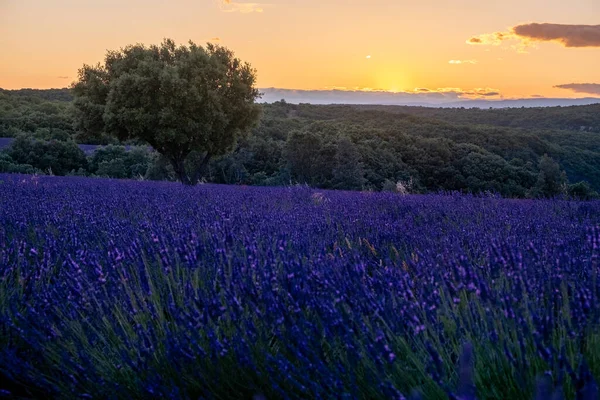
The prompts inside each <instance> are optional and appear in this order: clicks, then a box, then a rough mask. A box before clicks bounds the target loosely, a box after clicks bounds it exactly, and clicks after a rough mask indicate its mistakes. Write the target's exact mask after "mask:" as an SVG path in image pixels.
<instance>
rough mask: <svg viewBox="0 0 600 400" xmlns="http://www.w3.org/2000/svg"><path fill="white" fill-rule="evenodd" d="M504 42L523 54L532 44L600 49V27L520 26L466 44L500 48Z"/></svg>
mask: <svg viewBox="0 0 600 400" xmlns="http://www.w3.org/2000/svg"><path fill="white" fill-rule="evenodd" d="M506 41H512V42H513V43H516V44H513V45H512V46H511V47H512V48H514V49H516V50H517V51H519V52H524V51H525V49H526V48H527V47H530V46H531V45H532V43H533V42H557V43H560V44H562V45H563V46H565V47H600V25H563V24H548V23H542V24H539V23H529V24H520V25H516V26H514V27H512V28H509V29H508V31H505V32H494V33H484V34H481V35H477V36H473V37H471V38H469V39H468V40H467V43H468V44H471V45H488V46H500V45H501V44H503V43H504V42H506Z"/></svg>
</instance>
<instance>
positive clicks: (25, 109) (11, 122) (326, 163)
mask: <svg viewBox="0 0 600 400" xmlns="http://www.w3.org/2000/svg"><path fill="white" fill-rule="evenodd" d="M151 49H153V47H151V48H150V49H148V48H146V50H145V51H147V52H148V51H150V50H151ZM129 51H130V52H133V53H135V54H134V55H135V57H142V56H143V54H145V53H144V52H143V51H141V50H140V49H137V50H135V51H134V48H133V47H132V48H130V49H129ZM177 51H179V50H177ZM186 51H187V52H188V53H189V52H191V50H190V49H189V48H186ZM124 52H125V50H123V51H122V52H121V53H118V52H117V53H118V54H121V56H124V54H125V53H124ZM205 52H206V50H205ZM117 53H115V54H117ZM184 53H185V51H184ZM115 54H113V56H115V57H116V55H115ZM118 54H117V55H118ZM161 54H162V53H161ZM134 55H132V56H131V57H133V56H134ZM157 57H158V58H159V59H160V57H163V58H164V57H166V53H164V54H162V55H160V56H157ZM117 58H118V57H117ZM150 59H151V60H154V59H152V57H150ZM125 61H126V60H125V59H124V58H123V59H119V60H118V63H121V64H122V63H125ZM129 61H130V63H131V65H134V64H135V62H136V60H135V59H132V60H129ZM129 61H128V62H129ZM114 62H117V61H114ZM174 62H175V61H174ZM178 62H179V61H178ZM128 65H129V64H128ZM136 65H137V64H136ZM149 65H154V66H155V67H157V68H158V66H159V63H158V61H156V60H154V61H152V62H150V63H149ZM104 68H105V66H97V67H94V68H91V67H87V68H86V67H84V69H83V70H82V71H83V72H84V73H85V78H84V80H85V81H86V86H85V90H86V96H78V97H77V98H76V100H75V103H76V104H77V107H75V110H76V112H77V113H78V116H77V118H75V120H76V121H77V124H76V126H77V129H76V130H74V129H73V116H72V115H71V111H70V110H71V108H72V107H71V104H70V103H68V101H69V99H70V98H72V97H71V94H70V92H69V90H68V89H63V90H59V91H56V92H53V91H49V92H48V93H46V91H35V90H23V91H2V90H0V130H1V129H4V131H0V132H2V133H1V134H0V136H2V135H4V136H8V137H15V136H18V135H19V134H20V133H22V132H23V131H25V132H27V133H29V134H30V135H31V136H32V137H33V138H35V139H36V140H40V141H52V140H59V141H67V140H68V139H69V138H75V139H76V140H77V141H80V142H81V141H84V142H86V143H100V144H109V143H113V144H116V143H118V141H117V139H116V138H115V137H114V136H109V135H108V134H107V133H106V132H105V127H106V126H105V123H104V112H105V110H106V106H105V105H103V104H104V103H105V102H106V100H107V98H108V93H109V92H108V89H109V86H107V83H106V82H107V79H108V75H106V74H105V72H106V71H105V69H104ZM123 68H124V67H123ZM140 68H141V67H140ZM165 68H167V67H165ZM138 69H139V68H138ZM167 69H168V68H167ZM208 69H209V68H208V67H207V70H208ZM103 71H104V72H103ZM136 71H137V70H136ZM202 71H204V70H202ZM136 73H137V72H136ZM165 73H166V72H165ZM105 75H106V76H105ZM136 76H137V75H136ZM169 76H170V75H169ZM140 79H141V78H140ZM161 82H163V83H165V84H167V83H168V82H171V81H170V80H168V79H166V78H165V80H163V81H161ZM80 83H81V82H80ZM94 99H96V100H98V99H100V100H101V101H100V100H98V101H97V102H96V101H92V100H94ZM102 99H104V100H102ZM179 99H180V100H181V102H184V100H185V99H184V98H183V97H181V98H179ZM122 100H123V101H125V100H126V97H123V98H122ZM161 101H162V100H161ZM178 101H179V100H178ZM144 104H146V103H144ZM161 104H163V103H161ZM186 104H187V103H186ZM161 107H162V106H161ZM169 107H170V106H169ZM167 108H168V107H167ZM94 110H96V111H97V112H94ZM176 111H177V112H178V109H175V110H174V111H173V112H176ZM598 111H599V110H598V106H597V105H593V106H581V107H550V108H543V109H542V108H523V109H494V110H480V109H433V108H424V107H397V106H350V105H335V106H314V105H310V104H302V105H294V104H289V103H286V102H285V101H280V102H276V103H273V104H267V105H264V106H263V118H262V120H261V122H260V124H259V125H258V126H256V127H255V128H254V129H253V130H252V134H251V135H237V136H236V141H235V144H233V145H232V146H231V148H232V149H233V151H232V152H228V153H225V154H222V155H220V156H218V155H215V156H212V155H211V156H210V157H207V155H208V153H207V152H206V149H205V148H202V149H194V150H193V151H190V152H189V154H188V156H187V158H186V161H185V162H184V165H183V168H184V170H185V175H186V176H187V177H192V179H191V180H194V181H197V180H198V179H197V178H199V177H200V176H201V175H203V176H204V179H205V180H206V181H208V182H216V183H226V184H245V185H269V186H270V185H289V184H294V183H307V184H310V185H311V186H314V187H319V188H336V189H355V190H356V189H358V190H360V189H366V190H394V191H395V190H396V189H395V185H396V183H397V182H408V181H411V182H412V184H413V187H412V192H431V191H434V192H435V191H439V190H443V191H461V192H470V193H481V192H494V193H499V194H501V195H503V196H507V197H527V196H531V197H544V196H555V195H557V194H560V195H562V194H566V195H568V196H570V197H573V198H588V195H587V194H586V193H590V194H589V196H593V194H594V192H597V191H599V190H600V140H598V133H597V132H596V130H595V129H596V128H594V127H595V126H597V124H598V123H600V121H599V120H600V117H599V115H600V113H599V112H598ZM165 112H166V111H165ZM169 112H170V111H169ZM141 115H145V114H143V113H142V114H141ZM165 115H166V114H165ZM169 115H174V114H169ZM204 115H206V114H204ZM56 117H58V119H57V120H56V121H59V122H60V121H62V122H60V123H54V122H56V121H55V120H54V119H53V118H56ZM149 118H150V117H149ZM186 118H187V117H186ZM53 121H54V122H53ZM581 126H585V127H586V128H585V129H581ZM244 132H245V131H244ZM209 136H210V135H209ZM207 137H208V136H207ZM165 140H167V139H166V138H165ZM207 140H208V139H207ZM143 143H144V141H143V140H141V139H139V138H138V139H129V141H128V144H143ZM101 149H102V150H101V151H100V152H99V153H98V154H96V155H93V154H92V155H91V156H90V160H89V161H90V165H89V169H86V168H83V169H82V170H81V171H80V173H84V172H85V174H88V175H103V176H111V177H126V178H138V177H143V178H144V179H155V180H175V179H180V180H181V177H179V176H180V173H176V172H175V169H174V166H173V162H172V160H171V159H169V158H168V157H165V156H163V155H160V154H151V153H148V152H147V150H146V148H143V149H142V148H141V147H139V148H138V147H133V153H134V154H133V153H132V154H128V153H129V151H128V150H127V149H126V148H123V147H120V148H119V147H115V146H113V147H110V148H108V147H104V148H101ZM86 151H88V150H87V149H86ZM136 152H137V153H136ZM544 155H547V156H548V157H550V158H551V159H552V160H554V161H555V162H556V163H557V164H558V166H559V170H560V171H564V172H565V174H566V179H565V177H564V176H563V175H561V174H559V175H556V174H555V172H556V170H555V169H554V172H552V171H551V170H552V168H550V169H548V166H549V165H550V164H548V163H547V162H545V163H540V160H541V159H542V157H543V156H544ZM19 160H20V162H16V161H15V160H12V161H11V163H10V164H11V165H12V167H11V168H12V169H13V170H14V169H15V168H17V167H16V166H17V165H20V164H21V163H23V164H24V165H25V166H24V167H22V168H21V167H19V168H21V169H20V170H28V169H27V168H33V167H32V163H35V160H32V161H31V162H30V161H29V160H28V159H26V158H20V159H19ZM102 162H105V164H103V165H102V167H101V168H100V164H101V163H102ZM5 164H6V163H5ZM27 164H29V165H28V166H27ZM546 164H548V165H546ZM6 165H7V164H6ZM51 168H52V170H53V171H54V170H55V168H54V167H51ZM544 169H547V170H546V171H543V170H544ZM180 172H181V171H180ZM553 174H554V175H553ZM552 176H554V178H551V177H552ZM548 179H550V180H551V181H552V180H553V179H554V181H556V183H555V184H553V183H550V184H547V183H546V181H547V180H548ZM184 180H185V177H184ZM568 182H578V183H576V184H573V185H570V186H568ZM586 185H589V190H588V187H587V186H586ZM559 187H560V188H559Z"/></svg>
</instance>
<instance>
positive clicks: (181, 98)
mask: <svg viewBox="0 0 600 400" xmlns="http://www.w3.org/2000/svg"><path fill="white" fill-rule="evenodd" d="M255 79H256V77H255V71H254V70H253V69H252V68H251V67H250V65H249V64H247V63H242V61H240V60H239V59H237V58H235V57H234V55H233V53H232V52H231V51H230V50H228V49H226V48H224V47H221V46H215V45H212V44H207V46H206V48H203V47H201V46H198V45H196V44H194V43H193V42H190V43H189V46H180V47H177V46H176V45H175V43H174V42H173V41H171V40H165V41H164V42H163V43H162V44H161V45H160V46H155V45H152V46H149V47H146V46H144V45H139V44H138V45H133V46H127V47H125V48H123V49H121V50H118V51H109V52H108V53H107V55H106V58H105V62H104V65H100V64H98V65H96V66H89V65H84V67H83V68H82V69H81V70H80V71H79V79H78V82H77V83H75V84H74V86H73V93H74V94H75V109H76V114H75V120H76V123H77V126H78V128H79V129H80V130H82V131H83V132H86V133H87V134H88V135H91V136H98V135H101V134H102V133H103V132H105V133H108V134H110V135H112V136H115V137H117V138H118V139H119V140H122V141H123V140H132V139H134V140H142V141H144V142H146V143H148V144H150V145H151V146H152V147H153V148H154V149H155V150H156V151H158V152H159V153H160V154H162V155H163V156H164V157H166V158H167V159H168V160H169V161H170V162H171V164H172V166H173V169H174V170H175V172H176V174H177V176H178V178H179V179H180V180H181V182H183V183H186V184H192V183H196V182H197V180H198V179H199V177H200V176H202V174H203V173H204V172H205V167H206V165H207V164H208V162H209V161H210V159H211V158H212V157H215V156H219V155H222V154H225V153H226V152H228V151H230V150H231V149H232V148H233V146H234V145H235V143H236V141H237V139H238V138H239V137H241V136H244V135H245V134H246V133H247V131H248V129H249V128H250V127H251V126H252V125H253V124H255V123H256V121H257V120H258V117H259V115H260V106H259V105H257V104H255V103H254V101H255V99H256V98H257V97H258V96H259V92H258V90H257V89H255V88H254V83H255ZM194 152H196V153H201V154H202V155H201V157H200V158H199V159H198V157H194V158H195V159H196V162H195V163H194V165H192V166H190V165H186V160H187V159H188V156H190V154H192V153H194ZM190 169H191V170H193V171H194V173H193V175H192V176H191V177H190V176H189V174H188V172H189V170H190Z"/></svg>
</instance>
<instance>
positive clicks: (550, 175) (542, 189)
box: [533, 154, 567, 197]
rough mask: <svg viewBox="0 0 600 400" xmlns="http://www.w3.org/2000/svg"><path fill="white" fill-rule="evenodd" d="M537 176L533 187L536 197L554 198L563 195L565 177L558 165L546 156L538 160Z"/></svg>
mask: <svg viewBox="0 0 600 400" xmlns="http://www.w3.org/2000/svg"><path fill="white" fill-rule="evenodd" d="M539 170H540V172H539V175H538V179H537V182H536V184H535V187H534V189H533V190H534V194H535V195H536V196H543V197H554V196H558V195H560V194H564V193H565V189H566V188H565V186H566V183H567V175H566V174H565V172H564V171H561V169H560V165H559V164H558V163H557V162H556V161H554V160H553V159H552V158H551V157H548V155H547V154H544V155H543V156H542V157H541V158H540V162H539Z"/></svg>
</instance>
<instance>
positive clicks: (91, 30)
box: [0, 0, 600, 98]
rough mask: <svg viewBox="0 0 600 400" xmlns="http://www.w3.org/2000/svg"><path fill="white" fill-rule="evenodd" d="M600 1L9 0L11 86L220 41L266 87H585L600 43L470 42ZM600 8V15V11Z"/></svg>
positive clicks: (574, 18) (504, 90) (588, 14)
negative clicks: (166, 45) (119, 54)
mask: <svg viewBox="0 0 600 400" xmlns="http://www.w3.org/2000/svg"><path fill="white" fill-rule="evenodd" d="M598 15H600V2H597V1H590V0H572V1H570V2H569V4H568V6H567V5H565V7H564V9H561V8H560V7H558V6H556V7H548V5H547V1H546V0H504V1H502V2H481V1H480V0H458V1H456V2H451V3H449V2H447V1H446V0H423V1H420V2H414V1H408V0H369V1H367V0H364V1H353V2H348V1H345V0H321V1H317V0H304V1H296V0H270V1H268V2H267V1H265V2H263V1H261V0H252V1H241V0H240V1H234V0H229V1H223V0H204V1H197V0H173V1H169V2H166V1H162V0H145V1H142V0H121V1H118V0H89V1H83V2H82V1H77V0H54V1H47V0H5V1H0V38H1V39H0V52H1V54H2V57H1V58H0V87H2V88H8V89H10V88H21V87H36V88H50V87H64V86H67V85H69V84H70V83H71V82H72V81H73V80H74V79H75V78H76V75H77V70H78V68H80V67H81V66H82V65H83V63H88V64H94V63H96V62H99V61H102V59H103V57H104V54H105V52H106V50H107V49H117V48H119V47H122V46H125V45H127V44H131V43H137V42H141V43H147V44H150V43H158V42H160V41H161V40H162V39H163V38H165V37H170V38H173V39H174V40H175V41H177V42H180V43H185V42H187V41H188V40H190V39H191V40H193V41H195V42H196V43H199V44H203V43H205V42H208V41H213V42H216V43H219V44H222V45H224V46H227V47H229V48H231V49H232V50H234V51H235V52H236V55H237V56H239V57H240V58H242V59H243V60H247V61H249V62H251V64H252V65H253V66H254V67H255V68H256V69H257V70H258V86H259V87H278V88H293V89H327V88H347V89H350V90H355V89H356V88H359V89H361V88H362V89H364V88H372V89H378V90H386V91H413V90H414V89H415V88H428V89H430V90H438V88H447V87H454V88H460V89H461V90H462V91H464V92H469V91H471V92H473V91H475V89H477V88H486V89H487V88H494V90H497V91H498V92H499V93H500V95H499V96H498V97H500V96H501V97H504V98H515V97H530V96H533V95H539V96H547V97H583V96H586V94H582V93H575V92H573V91H570V90H566V89H560V88H556V87H555V86H556V85H564V84H570V83H574V82H579V83H583V82H586V83H600V69H599V68H597V66H598V65H600V47H585V48H566V47H564V46H560V45H557V44H556V43H546V42H539V41H536V42H535V43H533V44H532V45H531V46H528V47H527V49H526V51H527V53H523V52H520V51H519V50H520V49H519V48H516V47H515V46H514V45H515V43H511V41H510V40H505V41H504V40H503V41H500V43H495V44H497V45H492V46H485V45H480V46H477V45H469V44H467V43H466V42H467V41H468V40H469V39H471V38H475V37H477V38H479V37H480V38H483V39H485V40H488V39H489V38H490V36H485V35H490V32H507V31H509V29H511V27H513V26H516V25H518V24H521V23H523V21H541V22H556V21H565V20H566V21H571V22H572V23H576V24H594V23H598V21H597V16H598ZM595 17H596V19H595V20H594V18H595Z"/></svg>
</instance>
